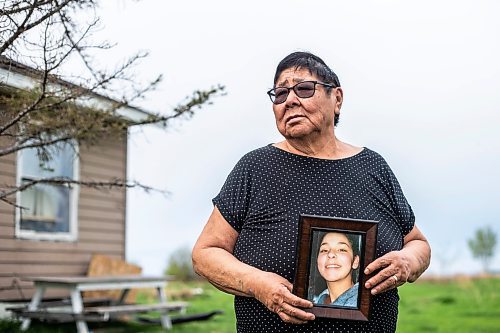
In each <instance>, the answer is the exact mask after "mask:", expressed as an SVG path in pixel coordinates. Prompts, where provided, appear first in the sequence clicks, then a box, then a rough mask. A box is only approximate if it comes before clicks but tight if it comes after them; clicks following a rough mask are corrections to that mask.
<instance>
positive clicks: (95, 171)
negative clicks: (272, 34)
mask: <svg viewBox="0 0 500 333" xmlns="http://www.w3.org/2000/svg"><path fill="white" fill-rule="evenodd" d="M37 74H39V73H37V72H36V71H34V70H33V69H31V68H30V67H28V66H25V65H23V64H20V63H17V62H14V61H11V60H8V59H6V58H3V57H0V94H2V93H6V91H8V90H9V89H11V90H12V89H30V88H32V87H34V86H35V84H36V77H37ZM59 84H66V85H71V84H70V83H68V82H64V81H59ZM90 97H91V99H93V100H94V101H95V102H97V103H101V104H103V105H104V104H106V103H110V102H112V101H111V100H110V99H108V98H106V97H104V96H100V95H96V94H92V96H90ZM1 110H2V106H1V105H0V113H1ZM118 113H119V114H120V116H121V117H124V118H126V119H128V120H130V124H131V125H133V124H134V122H137V121H140V120H142V119H145V118H146V117H147V116H148V115H149V114H148V113H147V112H145V111H143V110H141V109H138V108H134V107H123V108H121V109H119V110H118ZM0 118H1V117H0ZM124 132H126V131H124ZM126 138H127V133H124V135H123V139H121V140H116V139H115V140H102V142H100V143H99V144H97V145H94V146H92V147H90V148H88V147H85V146H80V147H79V157H74V151H73V150H71V149H66V148H63V149H62V150H61V152H60V153H59V154H58V155H57V156H56V157H55V158H54V160H53V161H52V162H51V165H50V167H51V168H50V170H47V169H44V168H40V166H39V163H38V156H37V155H36V154H35V153H34V151H33V150H24V151H22V152H19V153H17V154H16V153H14V154H10V155H6V156H3V157H0V184H21V183H22V182H23V181H24V180H30V179H36V178H37V177H44V176H46V175H47V173H49V174H50V175H51V176H70V177H76V178H77V179H81V180H85V179H86V180H89V179H90V180H94V181H109V180H110V179H113V178H121V179H124V178H126V175H127V139H126ZM0 140H2V139H1V138H0ZM2 145H3V146H4V147H5V142H3V144H2V142H1V141H0V148H1V147H2ZM126 201H127V197H126V190H125V189H124V188H115V189H112V190H109V189H108V190H99V189H93V188H89V187H85V186H79V187H78V186H71V187H68V186H60V185H36V186H34V187H32V188H30V189H29V190H26V191H23V192H22V193H18V194H17V197H16V202H17V203H18V204H20V205H21V206H23V207H27V208H28V209H27V210H22V211H21V210H20V209H19V208H16V207H14V206H12V205H9V204H7V203H5V202H0V301H8V300H29V298H30V297H31V296H32V294H33V291H34V289H33V286H32V285H31V284H30V283H27V282H23V281H21V279H20V278H21V277H24V276H34V275H37V276H70V275H73V276H74V275H85V274H86V272H87V268H88V265H89V261H90V259H91V256H92V255H93V254H97V253H98V254H105V255H108V256H110V257H113V258H120V259H124V258H125V249H126V242H125V230H126V224H125V214H126V210H125V207H126ZM45 296H46V297H47V298H49V297H63V296H66V295H62V294H60V292H58V291H57V290H55V291H54V290H48V291H47V294H46V295H45Z"/></svg>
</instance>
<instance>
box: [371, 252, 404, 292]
mask: <svg viewBox="0 0 500 333" xmlns="http://www.w3.org/2000/svg"><path fill="white" fill-rule="evenodd" d="M376 271H378V273H376V274H375V275H374V276H372V277H371V278H370V279H369V280H368V281H366V282H365V287H366V288H368V289H371V293H372V295H375V294H380V293H382V292H384V291H387V290H390V289H393V288H397V287H399V286H401V285H402V284H404V283H405V282H406V281H408V278H409V276H410V273H411V271H410V260H409V258H408V257H407V256H406V254H405V253H404V252H403V251H392V252H389V253H387V254H385V255H383V256H382V257H380V258H377V259H375V260H374V261H373V262H371V263H370V264H369V265H368V266H366V269H365V272H364V273H365V274H371V273H373V272H376Z"/></svg>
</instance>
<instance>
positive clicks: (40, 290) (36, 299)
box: [21, 287, 45, 331]
mask: <svg viewBox="0 0 500 333" xmlns="http://www.w3.org/2000/svg"><path fill="white" fill-rule="evenodd" d="M44 293H45V287H37V288H36V290H35V293H34V294H33V297H32V298H31V302H30V305H29V306H28V310H29V311H36V310H38V305H40V302H41V300H42V298H43V294H44ZM30 324H31V319H30V318H24V319H23V322H22V324H21V330H22V331H25V330H27V329H28V327H30Z"/></svg>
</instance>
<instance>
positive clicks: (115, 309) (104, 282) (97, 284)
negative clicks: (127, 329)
mask: <svg viewBox="0 0 500 333" xmlns="http://www.w3.org/2000/svg"><path fill="white" fill-rule="evenodd" d="M23 280H26V281H31V282H33V284H34V286H35V293H34V294H33V297H32V298H31V302H30V303H29V305H28V306H27V307H26V308H25V309H22V310H21V311H19V310H18V311H17V312H18V315H19V316H21V317H23V318H24V319H23V321H22V324H21V329H22V330H26V329H28V327H29V326H30V323H31V319H32V318H39V319H57V318H62V317H64V316H66V317H68V316H69V317H70V318H71V320H72V321H75V322H76V326H77V330H78V333H88V332H89V330H88V326H87V321H107V320H109V318H110V317H111V316H113V315H122V314H130V313H140V312H149V311H160V312H161V324H162V326H163V327H164V328H165V329H170V328H171V327H172V321H171V319H170V316H169V312H170V311H184V310H185V308H186V307H187V303H185V302H168V301H167V296H166V293H165V289H164V288H165V286H166V284H167V282H168V281H169V280H172V278H171V277H165V276H162V277H148V276H138V275H131V276H99V277H88V276H74V277H26V278H23ZM49 288H59V289H66V290H68V291H69V292H70V304H69V305H70V306H71V310H70V311H69V312H68V311H61V310H57V307H56V306H50V304H49V305H47V304H43V303H42V299H43V295H44V293H45V291H46V290H47V289H49ZM134 288H155V289H156V290H157V294H158V302H157V303H154V304H125V299H126V297H127V295H128V293H129V291H130V289H134ZM90 290H121V291H122V292H121V295H120V297H119V299H118V301H116V302H115V303H114V304H111V305H108V306H90V307H89V306H84V302H83V299H82V295H81V292H82V291H90ZM59 305H60V304H59ZM59 308H60V306H59Z"/></svg>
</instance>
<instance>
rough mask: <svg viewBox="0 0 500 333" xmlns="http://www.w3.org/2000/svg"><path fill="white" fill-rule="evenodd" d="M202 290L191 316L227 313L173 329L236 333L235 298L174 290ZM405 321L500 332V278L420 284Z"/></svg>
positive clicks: (103, 330)
mask: <svg viewBox="0 0 500 333" xmlns="http://www.w3.org/2000/svg"><path fill="white" fill-rule="evenodd" d="M194 287H202V288H203V290H204V292H203V294H201V295H197V296H191V297H189V298H185V300H187V301H188V302H189V303H190V306H189V308H188V311H187V313H188V314H198V313H204V312H210V311H214V310H222V311H224V314H222V315H215V316H213V317H212V318H210V319H209V320H206V321H198V322H190V323H182V324H176V325H174V328H173V329H172V330H171V331H169V332H172V333H181V332H184V333H187V332H190V333H202V332H203V333H229V332H234V331H235V321H234V312H233V309H232V306H233V300H232V299H233V298H232V296H230V295H227V294H224V293H222V292H219V291H218V290H216V289H215V288H213V287H212V286H210V285H209V284H207V283H203V282H200V283H190V284H188V285H186V284H171V286H170V288H172V289H171V290H170V293H171V294H174V295H175V294H177V295H178V297H179V298H183V295H184V294H186V293H185V292H184V291H187V290H189V289H190V288H194ZM400 296H401V301H400V307H399V308H400V315H399V322H398V330H397V332H398V333H412V332H415V333H416V332H419V333H421V332H443V333H444V332H450V333H487V332H488V333H497V332H500V278H490V279H470V278H462V279H455V280H450V281H420V282H417V283H414V284H406V285H404V286H403V287H401V288H400ZM151 297H153V295H149V294H147V293H142V294H141V295H140V297H139V300H140V301H142V302H147V301H149V300H150V299H151ZM90 328H91V330H92V331H93V332H94V333H136V332H144V333H159V332H164V331H163V330H161V328H160V327H159V326H158V325H144V324H131V323H128V324H123V323H112V324H110V323H106V324H102V325H98V326H96V325H92V326H90ZM74 331H75V329H74V325H59V326H55V325H50V326H47V325H40V324H38V325H37V324H35V325H33V327H32V328H30V330H28V331H27V332H29V333H49V332H50V333H56V332H61V333H63V332H64V333H68V332H74ZM0 332H2V333H4V332H5V333H17V332H18V330H17V325H15V324H12V323H9V322H0Z"/></svg>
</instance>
